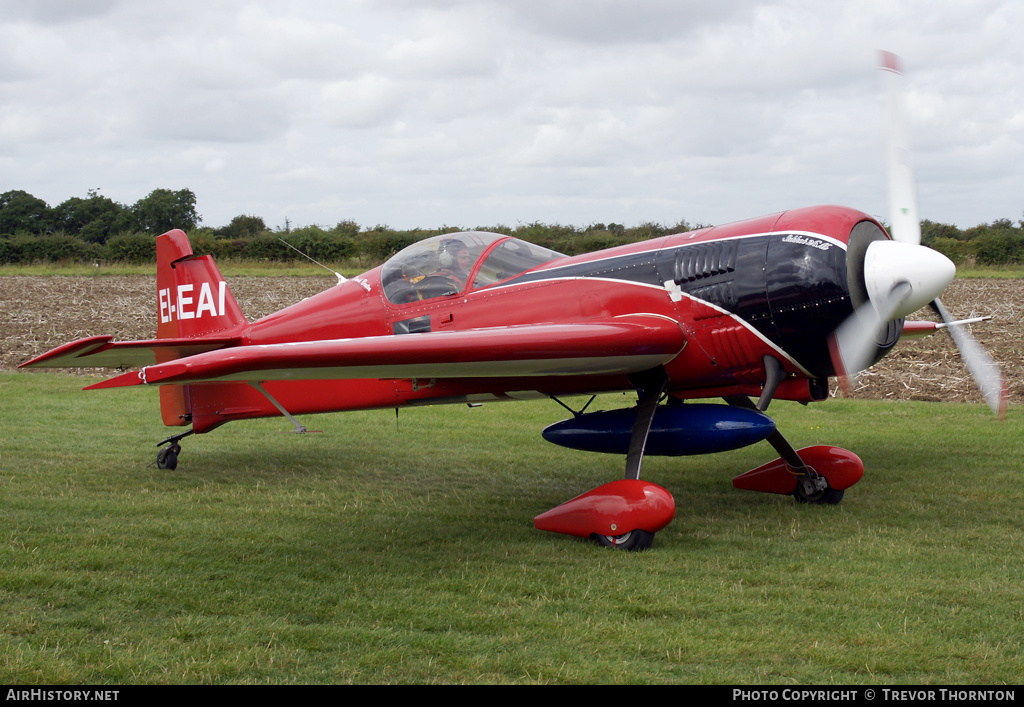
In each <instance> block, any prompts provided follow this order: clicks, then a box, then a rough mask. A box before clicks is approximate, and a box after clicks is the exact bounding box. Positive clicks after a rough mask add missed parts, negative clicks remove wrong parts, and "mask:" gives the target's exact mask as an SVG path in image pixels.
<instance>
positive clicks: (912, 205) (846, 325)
mask: <svg viewBox="0 0 1024 707" xmlns="http://www.w3.org/2000/svg"><path fill="white" fill-rule="evenodd" d="M879 68H881V69H882V70H883V72H884V73H883V77H884V81H885V84H886V103H887V111H886V112H887V116H886V117H887V122H888V150H887V152H888V154H887V162H888V177H889V209H890V222H891V223H890V228H889V231H890V235H891V236H892V239H893V240H891V241H875V242H873V243H872V244H871V245H870V246H868V249H867V252H866V254H865V256H864V281H865V285H866V286H867V292H868V301H867V302H865V303H864V304H861V305H860V306H858V307H857V309H856V310H855V311H854V313H853V314H852V315H850V316H849V317H848V318H847V319H846V321H844V322H843V323H842V324H841V325H840V326H839V327H838V328H837V329H836V331H835V332H834V333H833V334H832V337H831V338H830V341H829V350H830V352H831V354H832V363H833V367H834V369H835V371H836V374H837V375H838V376H839V378H840V383H841V384H842V385H843V388H844V389H846V390H847V391H848V390H849V389H850V388H851V387H852V382H851V381H852V379H853V378H854V377H855V376H856V375H857V374H858V373H859V372H860V371H862V370H864V369H865V368H867V367H868V366H870V365H871V364H872V363H874V361H875V360H876V354H877V350H878V346H879V344H880V343H881V342H882V341H884V337H885V333H886V329H887V328H888V326H889V322H894V321H896V320H898V319H900V318H902V317H905V316H907V315H908V314H911V313H913V312H916V311H917V310H918V309H920V308H921V307H923V306H925V305H926V304H929V303H931V306H932V308H933V309H934V310H935V311H936V312H937V313H938V314H939V316H940V317H942V320H943V322H944V323H945V324H946V325H947V326H946V328H947V329H948V331H949V333H950V335H951V336H952V337H953V341H954V342H955V343H956V346H957V348H958V349H959V350H960V355H961V357H962V358H963V360H964V365H965V366H966V367H967V370H968V371H970V373H971V376H972V378H973V379H974V382H975V383H976V384H977V386H978V388H979V389H980V390H981V392H982V394H983V395H984V397H985V400H986V402H988V405H989V407H991V408H992V410H993V412H995V413H996V414H997V415H1000V417H1001V416H1002V415H1003V414H1004V412H1005V409H1006V398H1007V391H1006V386H1005V384H1004V383H1003V377H1002V374H1001V373H1000V372H999V368H998V366H997V365H996V363H995V362H994V361H993V360H992V357H991V356H989V355H988V354H987V353H986V352H985V350H984V349H983V348H982V347H981V345H980V344H978V342H977V341H976V340H975V339H974V338H973V337H972V336H971V335H970V334H969V333H968V332H967V331H966V330H965V329H964V328H963V327H962V326H957V325H956V324H955V323H954V322H953V320H952V318H951V317H950V316H949V313H948V312H947V311H946V309H945V307H943V306H942V303H941V302H940V301H939V299H938V298H939V295H941V294H942V293H943V291H945V289H946V287H948V286H949V283H951V282H952V281H953V278H954V277H955V276H956V267H955V266H954V265H953V263H952V262H951V261H950V260H949V258H947V257H945V256H944V255H942V254H941V253H938V252H937V251H934V250H932V249H931V248H926V247H924V246H922V245H921V223H920V221H919V219H918V212H917V190H916V187H915V184H914V172H913V167H912V165H911V159H910V148H909V143H908V140H907V135H906V131H905V129H904V126H903V120H902V117H901V113H902V111H901V98H902V79H903V75H902V73H901V71H900V65H899V58H898V57H897V56H896V55H895V54H892V53H890V52H882V53H881V62H880V66H879ZM876 342H877V343H876Z"/></svg>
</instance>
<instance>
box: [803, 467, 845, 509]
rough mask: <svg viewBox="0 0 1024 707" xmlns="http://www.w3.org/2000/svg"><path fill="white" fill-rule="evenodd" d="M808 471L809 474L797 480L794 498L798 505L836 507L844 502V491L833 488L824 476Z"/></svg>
mask: <svg viewBox="0 0 1024 707" xmlns="http://www.w3.org/2000/svg"><path fill="white" fill-rule="evenodd" d="M808 471H809V472H810V473H809V474H804V475H802V476H800V477H799V478H798V479H797V482H796V488H795V489H793V498H795V499H796V502H797V503H810V504H813V505H817V506H835V505H836V504H838V503H839V502H840V501H842V500H843V493H844V490H843V489H834V488H832V487H831V486H830V485H829V483H828V479H826V478H825V477H824V476H821V475H820V474H818V473H817V472H815V471H814V470H813V469H808Z"/></svg>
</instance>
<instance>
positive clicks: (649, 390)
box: [594, 368, 668, 551]
mask: <svg viewBox="0 0 1024 707" xmlns="http://www.w3.org/2000/svg"><path fill="white" fill-rule="evenodd" d="M631 382H632V383H634V384H635V385H636V386H637V389H638V391H639V399H638V400H637V407H636V422H634V423H633V432H632V434H631V435H630V438H629V449H628V450H627V451H626V476H625V478H627V479H639V478H640V465H641V464H642V463H643V459H644V448H645V447H646V446H647V436H648V435H649V434H650V432H651V423H653V422H654V413H655V412H657V410H658V402H659V401H660V400H661V396H662V394H663V393H664V392H665V388H666V386H667V385H668V376H667V375H666V374H665V369H664V368H656V369H654V370H651V371H647V372H645V373H642V374H640V375H639V376H637V378H636V379H634V380H632V381H631ZM594 538H595V539H596V540H597V542H598V543H600V544H601V545H604V546H605V547H614V548H617V549H619V550H633V551H635V550H646V549H647V548H649V547H650V546H651V545H652V544H653V543H654V533H652V532H648V531H646V530H640V529H639V528H638V529H636V530H631V531H629V532H627V533H623V534H622V535H600V534H597V533H595V534H594Z"/></svg>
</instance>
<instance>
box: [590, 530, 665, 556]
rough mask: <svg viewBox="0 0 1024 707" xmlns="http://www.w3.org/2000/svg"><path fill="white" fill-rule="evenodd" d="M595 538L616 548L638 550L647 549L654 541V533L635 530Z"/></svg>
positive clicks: (605, 544)
mask: <svg viewBox="0 0 1024 707" xmlns="http://www.w3.org/2000/svg"><path fill="white" fill-rule="evenodd" d="M593 537H594V539H595V540H597V542H598V543H600V544H601V545H604V546H605V547H613V548H615V549H616V550H629V551H631V552H637V551H639V550H646V549H647V548H649V547H650V546H651V545H652V544H653V543H654V533H648V532H647V531H646V530H633V531H630V532H628V533H624V534H623V535H597V534H595V535H594V536H593Z"/></svg>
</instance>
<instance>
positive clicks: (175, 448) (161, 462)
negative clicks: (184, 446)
mask: <svg viewBox="0 0 1024 707" xmlns="http://www.w3.org/2000/svg"><path fill="white" fill-rule="evenodd" d="M193 433H194V431H193V430H189V431H188V432H182V433H181V434H179V435H173V436H171V437H168V438H167V439H165V440H164V441H163V442H160V443H159V444H158V445H157V446H158V447H163V449H161V450H160V451H159V452H157V453H156V468H157V469H169V470H171V471H173V470H175V469H177V468H178V455H179V454H181V445H180V444H178V442H180V441H181V440H182V439H184V438H185V437H188V436H189V435H190V434H193ZM165 444H166V445H167V446H166V447H164V445H165Z"/></svg>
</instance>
